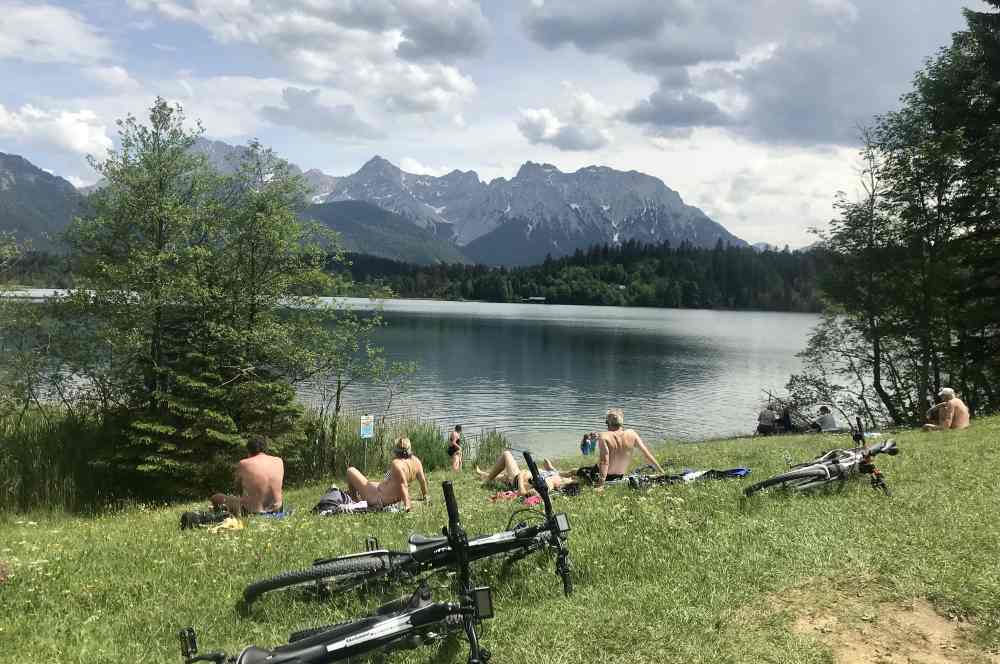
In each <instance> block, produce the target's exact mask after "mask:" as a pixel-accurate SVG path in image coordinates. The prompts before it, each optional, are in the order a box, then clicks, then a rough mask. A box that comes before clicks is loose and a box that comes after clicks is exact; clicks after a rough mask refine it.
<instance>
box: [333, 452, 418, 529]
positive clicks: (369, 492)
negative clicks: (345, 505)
mask: <svg viewBox="0 0 1000 664" xmlns="http://www.w3.org/2000/svg"><path fill="white" fill-rule="evenodd" d="M392 455H393V457H395V458H394V459H393V460H392V463H391V464H389V470H387V471H386V473H385V479H383V480H382V481H381V482H372V481H370V480H369V479H368V478H367V477H365V474H364V473H362V472H361V471H360V470H358V469H357V468H355V467H354V466H351V467H350V468H348V469H347V484H348V486H349V487H350V493H351V495H352V497H353V498H355V499H357V500H367V501H368V506H369V507H374V508H377V509H381V508H383V507H388V506H389V505H394V504H396V503H398V502H400V501H402V503H403V508H404V509H405V510H406V511H407V512H409V511H410V510H411V509H412V508H413V503H412V501H411V500H410V482H412V481H413V480H418V481H419V482H420V493H421V494H422V498H421V499H422V500H427V476H426V475H424V465H423V464H422V463H420V459H419V458H418V457H417V456H415V455H414V454H413V452H412V445H411V444H410V439H409V438H397V439H396V446H395V447H394V448H393V450H392Z"/></svg>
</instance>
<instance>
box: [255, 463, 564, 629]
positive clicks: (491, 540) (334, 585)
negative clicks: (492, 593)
mask: <svg viewBox="0 0 1000 664" xmlns="http://www.w3.org/2000/svg"><path fill="white" fill-rule="evenodd" d="M524 460H525V462H526V463H527V465H528V469H529V470H530V471H531V478H532V486H533V487H534V489H535V491H536V492H537V493H538V495H539V496H540V497H541V499H542V504H543V506H544V512H539V511H538V510H535V509H530V508H529V509H523V510H518V511H517V512H514V514H512V515H511V518H510V521H509V522H508V524H507V529H506V530H504V531H503V532H499V533H496V534H493V535H486V536H483V537H477V538H476V539H473V540H471V541H469V544H468V556H469V560H470V561H478V560H483V559H484V558H491V557H494V556H500V557H503V558H505V561H504V563H505V565H508V566H509V565H510V564H512V563H514V562H516V561H518V560H520V559H522V558H524V557H526V556H528V555H530V554H531V553H534V552H536V551H541V550H545V549H548V550H551V551H553V552H554V553H555V558H556V574H558V575H559V576H560V577H561V578H562V582H563V592H564V593H565V594H566V595H569V594H570V593H572V592H573V580H572V576H571V570H570V565H569V549H568V548H567V546H566V539H567V536H568V534H569V530H570V525H569V518H568V517H567V516H566V514H563V513H561V512H560V513H556V512H554V511H553V509H552V501H551V497H550V496H549V491H548V486H547V485H546V483H545V480H544V479H542V477H541V475H540V474H539V472H538V466H536V465H535V461H534V459H533V458H532V457H531V454H530V453H529V452H524ZM523 514H528V515H532V516H535V517H537V518H539V519H540V520H539V522H538V523H534V524H531V525H529V524H527V523H524V522H522V523H518V524H517V525H512V522H513V520H514V518H515V517H517V516H518V515H523ZM409 544H410V550H409V551H390V550H387V549H380V548H378V541H377V540H375V539H369V546H368V549H369V550H367V551H365V552H363V553H355V554H351V555H345V556H338V557H336V558H321V559H318V560H316V561H314V562H313V566H312V567H310V568H307V569H302V570H295V571H292V572H285V573H283V574H278V575H277V576H274V577H271V578H269V579H263V580H261V581H257V582H255V583H251V584H250V585H248V586H247V587H246V589H245V590H244V591H243V607H242V608H243V609H244V610H248V609H249V608H250V606H251V605H252V603H253V602H254V601H255V600H256V599H257V598H259V597H260V596H261V595H263V594H265V593H268V592H271V591H275V590H289V589H296V588H297V589H303V588H308V589H311V590H315V591H316V592H318V593H319V594H321V595H331V594H336V593H341V592H344V591H346V590H349V589H351V588H356V587H359V586H362V585H365V584H369V583H372V582H375V581H378V582H381V583H386V584H393V583H401V582H405V581H408V580H411V579H413V578H415V577H416V576H418V575H420V574H423V573H425V572H427V571H429V570H435V569H441V568H447V567H451V566H454V565H455V564H456V562H457V555H458V554H457V552H456V551H455V549H454V547H452V546H451V544H450V542H449V541H448V539H447V538H445V537H425V536H423V535H411V536H410V539H409Z"/></svg>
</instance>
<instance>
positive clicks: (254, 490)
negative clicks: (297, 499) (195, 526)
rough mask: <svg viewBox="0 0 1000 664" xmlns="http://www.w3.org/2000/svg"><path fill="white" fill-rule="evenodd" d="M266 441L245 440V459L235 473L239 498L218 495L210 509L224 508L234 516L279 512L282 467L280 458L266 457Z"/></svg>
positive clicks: (259, 438)
mask: <svg viewBox="0 0 1000 664" xmlns="http://www.w3.org/2000/svg"><path fill="white" fill-rule="evenodd" d="M267 445H268V440H267V438H265V437H264V436H259V435H252V436H250V437H249V438H248V439H247V458H246V459H242V460H241V461H240V462H239V463H238V464H236V468H235V470H234V474H235V476H236V488H237V489H238V490H240V491H241V494H242V495H239V496H234V495H226V494H224V493H217V494H215V495H213V496H212V498H211V501H212V507H213V508H215V509H216V510H218V509H220V508H222V507H225V508H226V509H227V510H228V511H229V513H230V514H232V515H233V516H244V515H247V514H270V513H274V512H281V511H282V510H283V509H284V507H283V498H282V495H281V485H282V483H283V482H284V479H285V463H284V462H283V461H282V460H281V458H280V457H276V456H271V455H270V454H268V453H267Z"/></svg>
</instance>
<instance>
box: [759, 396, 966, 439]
mask: <svg viewBox="0 0 1000 664" xmlns="http://www.w3.org/2000/svg"><path fill="white" fill-rule="evenodd" d="M937 396H938V402H937V403H935V404H933V405H931V407H930V408H929V409H928V410H927V413H926V414H925V419H926V424H924V425H923V429H924V431H945V430H948V429H964V428H966V427H967V426H969V408H968V406H966V405H965V402H964V401H962V400H961V399H959V398H958V396H956V394H955V390H953V389H952V388H950V387H942V388H941V390H940V391H939V392H938V395H937ZM778 408H779V406H777V405H775V402H774V401H770V402H768V404H767V405H766V406H765V407H764V408H763V409H762V410H761V411H760V414H759V415H758V416H757V431H756V433H757V434H759V435H761V436H770V435H772V434H777V433H798V432H802V431H809V430H812V431H820V432H835V431H841V430H842V429H841V428H840V427H839V426H838V425H837V420H836V418H835V417H834V416H833V413H831V412H830V408H829V407H828V406H820V408H819V416H818V417H816V418H815V419H813V420H809V419H807V418H803V417H801V416H799V418H798V419H799V420H800V421H801V424H796V423H795V422H793V418H792V414H793V411H794V408H793V407H792V406H790V405H785V406H784V407H782V408H781V413H780V414H779V413H778ZM796 414H797V413H796Z"/></svg>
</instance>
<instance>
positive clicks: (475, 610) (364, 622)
mask: <svg viewBox="0 0 1000 664" xmlns="http://www.w3.org/2000/svg"><path fill="white" fill-rule="evenodd" d="M442 489H443V490H444V500H445V505H446V506H447V508H448V526H447V527H446V528H445V529H444V530H443V533H444V537H443V538H442V539H443V540H445V541H446V542H447V543H448V547H449V548H450V549H451V550H452V551H453V552H454V554H455V555H454V556H453V562H454V566H455V567H456V568H457V570H458V574H459V580H458V585H459V597H458V601H457V602H434V601H432V597H431V592H430V589H429V588H428V586H427V584H426V583H421V584H420V587H419V588H418V589H417V591H416V592H414V593H413V595H411V596H410V597H408V598H404V599H402V600H397V601H395V602H390V603H388V604H386V605H384V606H382V607H381V608H379V609H378V610H377V611H376V612H375V613H374V614H373V615H371V616H368V617H366V618H362V619H360V620H355V621H352V622H345V623H340V624H337V625H326V626H324V627H317V628H314V629H308V630H304V631H301V632H295V633H294V634H292V635H291V636H290V637H289V642H288V643H287V644H285V645H281V646H278V647H276V648H274V649H272V650H265V649H263V648H258V647H256V646H250V647H248V648H244V649H243V650H242V651H240V653H239V654H237V655H232V656H230V655H227V654H226V653H223V652H212V653H206V654H204V655H200V654H198V640H197V636H196V634H195V631H194V629H193V628H191V627H188V628H186V629H184V630H181V632H180V635H179V636H180V639H181V656H182V657H183V658H184V662H185V664H193V663H194V662H215V663H216V664H264V663H265V662H266V663H267V664H329V663H331V662H342V661H344V660H347V659H349V658H351V657H357V656H360V655H369V654H372V653H383V654H385V653H389V652H392V651H393V650H401V649H410V648H415V647H419V646H422V645H425V644H428V643H431V642H433V641H436V640H440V639H441V638H444V636H446V635H447V634H448V633H451V632H455V631H458V630H460V629H464V630H465V635H466V638H467V639H468V641H469V659H468V662H469V664H485V663H486V662H488V661H489V658H490V653H489V651H488V650H486V649H485V648H483V647H481V646H480V645H479V637H478V635H477V633H476V625H477V624H478V623H479V622H481V621H482V620H485V619H487V618H491V617H493V597H492V593H491V591H490V589H489V588H488V587H485V586H483V587H478V588H476V587H473V585H472V573H471V570H470V565H469V563H470V557H469V546H470V542H469V539H468V537H467V536H466V533H465V530H464V529H463V528H462V524H461V522H460V520H459V515H458V504H457V503H456V501H455V492H454V489H453V487H452V484H451V482H444V483H443V484H442Z"/></svg>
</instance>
